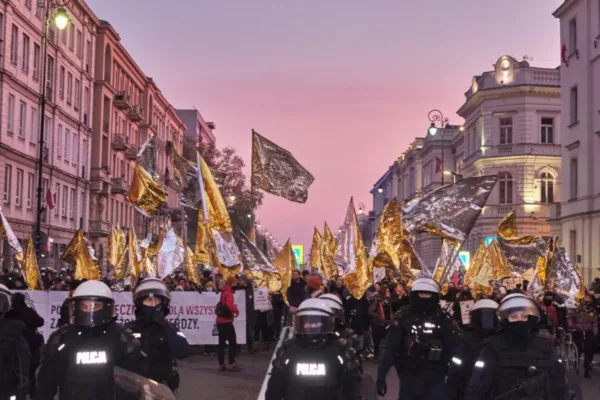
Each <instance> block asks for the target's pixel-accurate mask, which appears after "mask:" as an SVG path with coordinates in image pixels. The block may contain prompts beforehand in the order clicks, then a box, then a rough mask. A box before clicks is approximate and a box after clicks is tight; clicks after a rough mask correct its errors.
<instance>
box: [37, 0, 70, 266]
mask: <svg viewBox="0 0 600 400" xmlns="http://www.w3.org/2000/svg"><path fill="white" fill-rule="evenodd" d="M70 1H71V0H62V1H61V0H47V1H45V2H44V3H42V2H40V3H39V4H38V7H40V8H45V9H46V10H45V16H44V38H43V46H44V50H43V51H42V56H43V57H44V68H43V70H42V90H41V92H42V93H41V99H40V140H39V142H38V143H39V146H40V152H39V157H38V164H37V174H38V185H37V209H36V210H37V213H36V220H35V253H36V256H37V257H39V256H40V253H41V243H40V239H41V223H42V213H43V212H44V211H45V210H46V209H45V208H42V196H43V193H42V191H43V188H42V182H43V172H44V125H45V121H46V75H47V73H48V71H47V68H48V30H49V29H50V23H51V22H54V23H55V24H56V27H57V28H58V29H59V30H61V31H62V30H63V29H65V28H66V27H67V25H68V23H69V15H68V14H67V12H66V11H65V9H64V7H66V5H67V4H69V2H70ZM51 8H57V11H56V14H54V16H53V18H52V19H51V18H50V9H51ZM52 20H53V21H52Z"/></svg>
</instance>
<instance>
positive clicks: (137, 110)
mask: <svg viewBox="0 0 600 400" xmlns="http://www.w3.org/2000/svg"><path fill="white" fill-rule="evenodd" d="M127 117H128V118H129V119H130V120H131V121H133V122H140V121H141V120H142V107H140V106H133V107H131V108H130V109H129V112H128V113H127Z"/></svg>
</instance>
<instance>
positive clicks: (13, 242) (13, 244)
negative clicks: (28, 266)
mask: <svg viewBox="0 0 600 400" xmlns="http://www.w3.org/2000/svg"><path fill="white" fill-rule="evenodd" d="M0 235H1V236H2V240H3V241H5V242H7V243H8V245H9V246H10V248H11V249H13V250H14V251H15V252H16V253H17V254H16V255H15V258H16V259H17V261H23V248H22V247H21V243H19V240H18V239H17V237H16V236H15V234H14V232H13V230H12V228H11V227H10V224H9V223H8V221H7V220H6V217H5V216H4V213H3V212H2V208H0Z"/></svg>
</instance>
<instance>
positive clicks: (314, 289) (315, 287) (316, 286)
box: [305, 275, 325, 299]
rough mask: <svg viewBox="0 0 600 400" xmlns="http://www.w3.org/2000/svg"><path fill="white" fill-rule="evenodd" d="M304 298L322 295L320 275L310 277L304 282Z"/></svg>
mask: <svg viewBox="0 0 600 400" xmlns="http://www.w3.org/2000/svg"><path fill="white" fill-rule="evenodd" d="M305 290H306V298H307V299H308V298H313V299H314V298H316V297H319V296H320V295H322V294H324V293H325V292H324V291H323V279H322V278H321V276H320V275H311V276H310V277H309V278H308V280H307V282H306V288H305Z"/></svg>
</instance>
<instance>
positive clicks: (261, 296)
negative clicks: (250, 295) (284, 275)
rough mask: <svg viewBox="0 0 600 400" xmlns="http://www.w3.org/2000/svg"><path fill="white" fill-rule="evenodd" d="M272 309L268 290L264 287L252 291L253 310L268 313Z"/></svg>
mask: <svg viewBox="0 0 600 400" xmlns="http://www.w3.org/2000/svg"><path fill="white" fill-rule="evenodd" d="M272 308H273V307H272V306H271V302H270V301H269V289H268V288H266V287H259V288H256V289H254V309H255V310H256V311H268V310H271V309H272Z"/></svg>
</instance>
